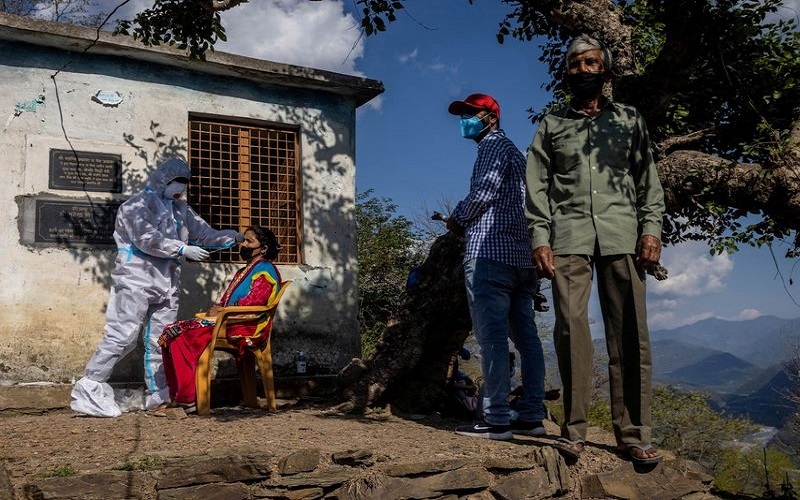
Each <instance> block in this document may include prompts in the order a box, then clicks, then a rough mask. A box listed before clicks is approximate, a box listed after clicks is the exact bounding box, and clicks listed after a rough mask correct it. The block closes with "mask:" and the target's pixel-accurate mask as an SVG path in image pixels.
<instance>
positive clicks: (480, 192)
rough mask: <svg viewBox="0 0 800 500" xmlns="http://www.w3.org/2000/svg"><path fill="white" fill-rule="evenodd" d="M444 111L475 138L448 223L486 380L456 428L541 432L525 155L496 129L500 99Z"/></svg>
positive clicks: (485, 433) (498, 435) (478, 98)
mask: <svg viewBox="0 0 800 500" xmlns="http://www.w3.org/2000/svg"><path fill="white" fill-rule="evenodd" d="M448 111H449V112H450V113H451V114H453V115H457V116H460V117H461V135H462V136H463V137H464V138H466V139H472V140H474V141H475V142H476V143H477V144H478V158H477V159H476V160H475V166H474V167H473V170H472V178H471V179H470V190H469V194H467V197H466V198H464V199H463V200H461V201H460V202H459V203H458V204H457V205H456V207H455V209H454V210H453V213H452V214H451V215H450V217H449V219H448V221H447V228H448V229H449V230H451V231H453V232H456V233H461V234H465V235H466V238H467V246H466V252H465V256H464V280H465V282H466V286H467V301H468V303H469V309H470V314H471V316H472V328H473V330H474V332H475V336H476V338H477V340H478V344H479V346H480V348H481V369H482V371H483V379H484V380H483V385H482V388H481V390H482V392H483V401H482V403H483V420H481V421H479V422H474V423H472V424H470V425H465V426H460V427H458V428H457V429H456V433H458V434H462V435H464V436H472V437H480V438H485V439H497V440H508V439H511V438H512V436H513V434H514V433H517V434H525V435H529V436H541V435H543V434H545V429H544V427H543V425H542V419H543V418H544V417H545V415H546V412H545V406H544V355H543V354H542V343H541V341H540V340H539V335H538V333H537V331H536V324H535V322H534V311H533V296H534V294H535V293H536V291H537V276H536V271H535V270H534V268H533V261H532V260H531V240H530V236H529V234H528V224H527V221H526V219H525V165H526V161H525V157H524V156H523V155H522V153H521V152H520V151H519V150H518V149H517V147H516V146H514V143H513V142H511V140H510V139H508V138H507V137H506V135H505V133H504V132H503V131H502V130H501V129H500V105H499V104H497V101H495V100H494V98H492V97H491V96H488V95H485V94H472V95H470V96H469V97H467V98H466V99H464V100H463V101H455V102H453V103H451V104H450V107H449V108H448ZM509 338H511V340H513V342H514V346H515V347H516V349H517V351H518V352H519V355H520V360H521V363H520V365H521V373H522V386H523V393H524V394H523V396H522V398H521V399H520V401H519V403H518V408H517V410H518V412H519V418H518V419H517V420H514V421H511V420H510V408H509V402H508V396H509V391H510V378H509V346H508V339H509Z"/></svg>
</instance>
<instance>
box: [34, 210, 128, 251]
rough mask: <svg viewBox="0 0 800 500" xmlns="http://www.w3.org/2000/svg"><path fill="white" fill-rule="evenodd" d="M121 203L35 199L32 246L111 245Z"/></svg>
mask: <svg viewBox="0 0 800 500" xmlns="http://www.w3.org/2000/svg"><path fill="white" fill-rule="evenodd" d="M121 204H122V202H121V201H93V202H90V201H88V200H36V209H35V213H36V218H35V220H36V223H35V232H34V238H33V241H34V242H35V243H59V244H65V245H70V244H79V245H80V244H95V245H113V244H114V236H113V235H114V222H115V219H116V216H117V209H118V208H119V206H120V205H121Z"/></svg>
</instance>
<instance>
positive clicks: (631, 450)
mask: <svg viewBox="0 0 800 500" xmlns="http://www.w3.org/2000/svg"><path fill="white" fill-rule="evenodd" d="M637 450H638V453H637ZM650 450H655V448H653V446H652V445H649V444H626V445H623V446H622V447H621V451H622V452H623V453H624V454H625V455H627V457H628V458H630V459H631V461H632V462H633V463H634V464H636V465H653V464H657V463H659V462H660V461H661V460H662V459H663V458H664V457H663V456H661V454H660V453H658V452H656V455H653V456H652V457H651V456H648V455H647V452H648V451H650ZM640 455H641V456H640Z"/></svg>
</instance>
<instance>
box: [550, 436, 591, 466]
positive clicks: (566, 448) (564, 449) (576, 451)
mask: <svg viewBox="0 0 800 500" xmlns="http://www.w3.org/2000/svg"><path fill="white" fill-rule="evenodd" d="M553 446H554V447H555V448H556V450H558V451H559V452H560V453H561V454H562V455H563V456H564V457H565V458H569V459H572V460H577V459H578V458H580V456H581V453H582V452H583V446H584V445H583V441H572V440H571V439H567V438H563V437H562V438H558V439H556V442H555V443H554V444H553Z"/></svg>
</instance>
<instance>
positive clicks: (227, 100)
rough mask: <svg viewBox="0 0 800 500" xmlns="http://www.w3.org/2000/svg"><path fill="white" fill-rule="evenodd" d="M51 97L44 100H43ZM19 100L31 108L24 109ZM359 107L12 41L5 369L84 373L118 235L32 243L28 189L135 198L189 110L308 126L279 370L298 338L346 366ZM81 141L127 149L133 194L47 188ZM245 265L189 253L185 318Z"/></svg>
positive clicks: (183, 139)
mask: <svg viewBox="0 0 800 500" xmlns="http://www.w3.org/2000/svg"><path fill="white" fill-rule="evenodd" d="M198 64H202V63H198ZM100 90H111V91H116V92H118V93H119V94H120V95H121V96H122V97H123V101H122V102H121V103H120V104H119V105H117V106H104V105H102V104H100V103H98V102H95V101H93V100H92V96H94V95H95V94H96V93H97V92H98V91H100ZM40 96H43V98H44V101H43V102H42V103H40V104H34V103H33V102H32V101H33V100H35V99H37V98H39V97H40ZM21 103H22V104H25V103H27V105H23V106H18V105H19V104H21ZM15 106H18V107H21V108H24V109H25V110H24V111H21V112H16V113H15ZM355 106H356V104H355V102H353V101H352V100H351V99H347V98H343V97H340V96H335V95H333V94H330V93H327V92H321V91H318V90H303V89H298V88H284V87H281V86H276V85H266V84H258V83H254V82H250V81H246V80H241V79H236V78H230V77H221V76H214V75H209V74H203V73H202V72H193V71H191V70H186V69H180V68H177V67H170V66H164V65H159V64H151V63H147V62H140V61H133V60H130V59H127V58H123V57H115V56H98V55H92V53H91V51H90V52H88V53H86V54H83V55H79V54H78V53H76V52H68V51H61V50H58V49H50V48H45V47H40V46H34V45H27V44H24V43H19V42H10V41H2V40H0V120H2V122H3V130H2V131H0V159H2V167H0V168H2V170H1V171H2V172H3V174H4V175H3V177H4V179H3V182H2V183H0V231H2V234H3V237H2V240H0V255H2V256H3V257H2V258H3V260H2V263H3V265H2V266H0V283H2V286H0V308H2V310H3V314H2V315H0V379H5V380H11V381H17V382H20V381H65V380H70V379H72V378H77V377H79V376H81V375H82V373H83V368H84V366H85V364H86V362H87V360H88V359H89V357H90V355H91V354H92V352H93V351H94V349H95V347H96V345H97V343H98V341H99V339H100V337H101V335H102V328H103V324H104V311H105V302H106V299H107V296H108V287H109V277H110V271H111V264H112V262H113V259H114V255H115V250H114V249H113V248H112V249H109V248H108V247H96V248H68V247H66V246H63V245H62V246H42V245H41V244H39V245H37V244H29V243H28V242H26V241H23V233H25V232H26V231H30V230H31V227H32V225H33V223H34V221H33V220H32V219H33V214H32V213H25V212H24V211H23V209H22V207H23V205H24V200H25V197H30V196H34V195H35V196H42V195H53V196H62V197H68V198H74V199H75V198H82V199H86V197H87V196H89V197H91V198H92V199H104V198H106V199H109V198H116V199H124V198H126V197H127V196H129V195H130V194H132V193H133V192H136V191H137V190H139V189H140V188H141V187H142V186H143V181H144V179H145V178H146V175H147V172H148V169H149V167H150V166H152V165H153V164H154V158H155V155H156V153H157V152H159V151H164V150H172V151H176V152H179V153H183V154H185V153H186V148H187V130H188V116H189V114H190V113H204V114H210V115H216V116H221V117H226V118H232V119H252V120H258V121H267V122H274V123H281V124H290V125H297V126H299V127H300V131H301V137H302V142H301V146H300V148H301V154H302V171H303V185H302V192H303V214H302V217H303V234H302V248H303V262H304V264H303V265H301V266H281V267H280V270H281V272H282V274H283V276H284V278H285V279H292V280H294V284H293V285H292V287H291V288H290V289H289V290H288V291H287V293H286V295H285V296H284V297H285V298H284V301H283V303H282V305H281V310H280V313H279V318H278V320H277V323H276V326H275V329H274V341H273V346H274V347H273V353H274V354H273V356H274V359H275V362H276V365H277V374H278V375H281V374H282V373H287V372H288V370H290V369H291V367H293V357H294V353H295V352H296V351H298V350H303V351H305V352H306V355H307V357H308V360H309V370H310V372H311V373H314V372H319V373H335V372H336V371H337V370H338V369H339V368H341V367H342V366H344V365H345V364H346V363H347V362H348V361H349V360H350V359H351V358H352V357H353V356H354V355H357V354H358V350H359V340H358V323H357V318H356V308H357V301H356V298H357V288H356V277H357V266H356V260H355V257H356V255H355V252H356V245H355V240H354V233H355V230H354V225H355V221H354V216H353V211H354V200H355V192H354V190H355V180H354V175H355V171H354V160H353V155H354V138H353V134H354V127H355ZM70 147H72V148H74V149H76V150H81V151H95V152H104V153H116V154H120V155H121V156H122V161H123V173H122V177H123V191H124V192H123V194H121V195H111V194H107V193H84V192H81V191H67V190H58V189H51V188H49V187H48V175H49V174H48V162H49V156H48V155H49V151H50V149H52V148H56V149H70ZM234 269H235V266H232V265H220V264H198V263H187V264H185V265H184V273H183V288H184V290H183V293H182V299H181V311H180V316H181V317H188V316H190V315H191V313H193V312H194V311H196V310H197V309H199V308H202V307H206V306H207V305H208V304H209V303H210V301H211V300H213V298H215V297H216V296H217V295H218V293H219V291H220V290H221V289H222V286H223V284H224V281H225V279H226V276H228V275H229V274H230V273H231V272H232V271H233V270H234ZM139 359H140V358H139ZM139 359H133V360H131V359H129V360H126V363H122V364H121V365H120V366H119V367H118V368H119V370H118V371H117V373H116V374H115V378H116V379H118V380H126V379H129V380H132V381H133V380H137V379H139V380H140V378H139V375H138V374H139V373H140V370H141V368H140V367H139V364H140V361H139Z"/></svg>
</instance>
